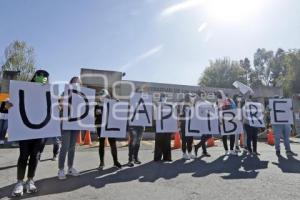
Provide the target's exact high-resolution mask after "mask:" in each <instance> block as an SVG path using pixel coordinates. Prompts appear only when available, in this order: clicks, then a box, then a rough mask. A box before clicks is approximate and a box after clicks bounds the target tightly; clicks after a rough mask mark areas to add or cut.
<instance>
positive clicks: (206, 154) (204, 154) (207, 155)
mask: <svg viewBox="0 0 300 200" xmlns="http://www.w3.org/2000/svg"><path fill="white" fill-rule="evenodd" d="M202 156H204V157H211V155H210V154H209V153H207V152H203V153H202Z"/></svg>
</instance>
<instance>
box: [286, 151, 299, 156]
mask: <svg viewBox="0 0 300 200" xmlns="http://www.w3.org/2000/svg"><path fill="white" fill-rule="evenodd" d="M286 155H287V156H298V154H296V153H294V152H292V151H286Z"/></svg>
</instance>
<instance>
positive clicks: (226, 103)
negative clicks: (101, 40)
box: [216, 90, 237, 155]
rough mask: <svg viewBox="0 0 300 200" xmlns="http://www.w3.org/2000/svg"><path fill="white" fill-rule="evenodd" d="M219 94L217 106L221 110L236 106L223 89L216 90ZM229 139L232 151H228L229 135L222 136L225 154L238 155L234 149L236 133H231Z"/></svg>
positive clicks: (217, 94)
mask: <svg viewBox="0 0 300 200" xmlns="http://www.w3.org/2000/svg"><path fill="white" fill-rule="evenodd" d="M216 96H217V106H218V109H219V111H221V110H230V109H234V108H236V105H235V103H234V101H233V100H232V99H230V98H228V97H226V95H225V94H224V92H223V91H222V90H219V91H218V92H216ZM229 140H230V152H229V151H228V144H227V135H223V136H222V141H223V146H224V149H225V154H226V155H229V154H231V155H237V153H236V152H235V151H234V145H235V135H234V134H232V135H229Z"/></svg>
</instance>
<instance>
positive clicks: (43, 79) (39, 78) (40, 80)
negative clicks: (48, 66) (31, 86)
mask: <svg viewBox="0 0 300 200" xmlns="http://www.w3.org/2000/svg"><path fill="white" fill-rule="evenodd" d="M34 81H35V82H37V83H47V81H48V78H47V77H44V76H36V77H35V78H34Z"/></svg>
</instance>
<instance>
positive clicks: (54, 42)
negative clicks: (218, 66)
mask: <svg viewBox="0 0 300 200" xmlns="http://www.w3.org/2000/svg"><path fill="white" fill-rule="evenodd" d="M13 40H24V41H26V42H27V43H28V44H29V45H31V46H33V47H34V49H35V54H36V62H37V65H38V66H42V67H43V68H46V69H47V70H48V71H49V72H50V75H51V80H53V81H54V80H57V81H64V80H69V79H70V77H71V76H73V75H78V74H79V72H80V68H81V67H85V68H96V69H107V70H121V71H125V72H126V74H127V75H126V77H125V79H130V80H140V81H153V82H166V83H177V84H191V85H195V84H197V80H198V78H199V76H200V75H201V72H202V71H203V69H204V68H205V67H206V66H207V65H208V61H209V60H210V59H216V58H220V57H224V56H229V57H231V58H232V59H237V60H239V59H241V58H244V57H245V56H247V57H249V58H250V60H251V61H252V59H253V54H254V52H255V51H256V49H257V48H260V47H264V48H267V49H269V50H276V49H277V48H279V47H280V48H283V49H289V48H300V1H299V0H210V1H205V0H43V1H40V0H0V62H3V61H4V56H3V52H4V49H5V47H6V46H7V45H8V44H9V43H10V42H12V41H13Z"/></svg>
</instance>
